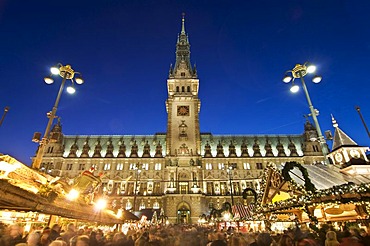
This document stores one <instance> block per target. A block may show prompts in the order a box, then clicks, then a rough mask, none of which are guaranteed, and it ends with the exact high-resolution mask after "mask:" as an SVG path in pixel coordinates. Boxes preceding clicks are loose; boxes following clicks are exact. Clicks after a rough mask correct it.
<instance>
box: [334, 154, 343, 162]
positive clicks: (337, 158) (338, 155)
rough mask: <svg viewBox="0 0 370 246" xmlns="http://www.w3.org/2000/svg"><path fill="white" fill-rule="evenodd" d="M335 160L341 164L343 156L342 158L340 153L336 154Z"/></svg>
mask: <svg viewBox="0 0 370 246" xmlns="http://www.w3.org/2000/svg"><path fill="white" fill-rule="evenodd" d="M335 160H336V161H337V162H342V160H343V156H342V155H341V154H340V153H336V154H335Z"/></svg>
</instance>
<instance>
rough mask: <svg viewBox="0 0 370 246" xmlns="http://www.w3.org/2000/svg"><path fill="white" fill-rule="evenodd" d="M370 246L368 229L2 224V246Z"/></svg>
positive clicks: (0, 225)
mask: <svg viewBox="0 0 370 246" xmlns="http://www.w3.org/2000/svg"><path fill="white" fill-rule="evenodd" d="M147 245H154V246H182V245H184V246H229V245H230V246H347V245H349V246H370V236H369V235H368V233H367V231H366V230H365V229H363V228H362V229H358V228H345V229H343V230H342V231H337V230H335V229H334V228H333V227H331V226H329V225H323V226H322V227H321V228H320V230H319V231H317V232H315V233H313V232H312V231H311V232H310V231H303V230H301V229H300V228H299V227H298V226H297V227H295V228H292V229H287V230H286V231H284V232H283V233H280V234H279V233H273V232H252V231H251V232H248V233H244V232H240V231H238V230H237V228H231V227H229V228H227V229H224V230H217V229H215V228H214V227H206V226H197V225H167V226H158V225H156V226H150V227H145V228H140V229H139V228H136V227H132V228H129V229H128V231H127V232H126V233H123V232H120V231H119V230H113V231H109V232H103V231H102V230H101V229H98V228H95V227H84V228H75V225H74V224H68V225H66V226H63V227H61V226H60V225H58V224H55V225H53V226H52V227H44V228H34V229H32V230H31V231H30V232H26V231H24V229H23V228H22V227H21V226H19V225H17V224H13V225H5V224H0V246H147Z"/></svg>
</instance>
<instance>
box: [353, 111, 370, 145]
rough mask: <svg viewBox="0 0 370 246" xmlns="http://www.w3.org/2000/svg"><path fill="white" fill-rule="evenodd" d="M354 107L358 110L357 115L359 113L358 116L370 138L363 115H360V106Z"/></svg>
mask: <svg viewBox="0 0 370 246" xmlns="http://www.w3.org/2000/svg"><path fill="white" fill-rule="evenodd" d="M355 108H356V111H357V112H358V115H359V116H360V118H361V121H362V124H363V125H364V127H365V130H366V132H367V135H368V136H369V138H370V132H369V128H367V125H366V122H365V120H364V117H362V114H361V108H360V107H359V106H356V107H355Z"/></svg>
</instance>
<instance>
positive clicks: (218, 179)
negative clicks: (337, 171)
mask: <svg viewBox="0 0 370 246" xmlns="http://www.w3.org/2000/svg"><path fill="white" fill-rule="evenodd" d="M167 91H168V98H167V101H166V110H167V113H168V119H167V132H166V133H157V134H154V135H142V136H138V135H114V136H104V135H98V136H93V135H88V136H82V135H77V136H76V135H73V136H72V135H66V134H65V133H63V131H62V126H61V123H60V122H58V124H56V125H55V126H54V128H53V130H52V132H51V134H53V135H54V136H56V137H55V139H56V141H54V142H50V143H49V144H48V146H47V147H46V148H45V152H44V155H43V163H42V165H41V170H43V171H45V172H48V173H50V174H52V175H60V176H68V177H70V178H74V177H76V176H77V175H78V174H80V173H81V172H83V171H84V170H89V169H90V168H91V167H94V168H95V175H98V174H100V175H102V180H103V185H102V187H101V188H100V192H99V195H100V196H105V197H107V198H109V201H110V203H109V204H110V207H111V208H112V209H118V208H124V209H128V210H139V209H141V208H154V209H158V208H163V209H164V211H165V215H166V216H167V217H168V218H169V220H170V222H174V223H176V222H177V223H196V222H197V221H198V218H199V216H200V215H202V214H209V212H210V211H211V209H212V208H216V209H219V208H221V206H222V204H224V203H225V202H229V203H231V200H232V199H231V195H233V200H234V203H235V204H237V203H244V202H245V201H243V198H242V192H243V190H245V189H246V188H253V189H255V190H256V191H257V192H259V189H260V184H259V183H260V178H261V176H262V174H263V169H264V168H265V167H266V165H267V164H268V163H276V164H282V163H285V162H288V161H295V162H298V163H301V164H314V163H318V162H322V161H323V160H324V156H323V154H322V151H321V147H320V144H319V143H318V142H317V141H316V140H315V139H314V138H312V136H313V135H314V134H316V135H317V133H316V130H315V129H314V127H313V126H312V124H310V123H309V122H307V123H306V124H305V126H304V132H303V134H296V135H289V136H288V135H214V134H212V133H201V132H200V126H199V123H200V122H199V111H200V99H199V98H198V92H199V79H198V76H197V71H196V68H195V66H191V63H190V43H189V39H188V36H187V34H186V32H185V23H184V19H182V28H181V33H180V35H179V37H178V40H177V44H176V62H175V65H174V66H173V67H172V66H171V67H170V71H169V77H168V79H167ZM118 134H119V133H118ZM230 166H232V167H233V168H234V169H233V170H232V171H231V173H230V174H229V173H227V169H228V168H229V167H230ZM230 184H232V189H231V187H230ZM231 191H232V193H231ZM133 206H134V208H133Z"/></svg>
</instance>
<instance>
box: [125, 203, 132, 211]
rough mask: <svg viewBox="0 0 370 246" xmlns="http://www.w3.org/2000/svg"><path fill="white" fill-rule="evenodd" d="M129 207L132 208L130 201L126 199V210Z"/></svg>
mask: <svg viewBox="0 0 370 246" xmlns="http://www.w3.org/2000/svg"><path fill="white" fill-rule="evenodd" d="M131 208H132V203H131V202H130V201H127V203H126V210H130V209H131Z"/></svg>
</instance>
